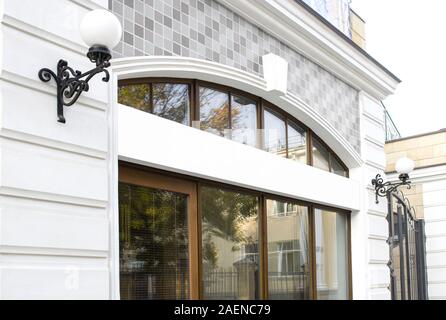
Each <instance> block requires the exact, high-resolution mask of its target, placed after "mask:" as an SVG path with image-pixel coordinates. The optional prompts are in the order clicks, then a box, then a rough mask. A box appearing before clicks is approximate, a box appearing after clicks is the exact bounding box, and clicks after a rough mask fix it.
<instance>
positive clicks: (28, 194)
mask: <svg viewBox="0 0 446 320" xmlns="http://www.w3.org/2000/svg"><path fill="white" fill-rule="evenodd" d="M0 196H7V197H14V198H24V199H32V200H40V201H46V202H54V203H62V204H72V205H76V206H83V207H90V208H100V209H102V208H106V207H107V201H102V200H96V199H87V198H79V197H72V196H66V195H58V194H53V193H46V192H40V191H34V190H25V189H18V188H12V187H0Z"/></svg>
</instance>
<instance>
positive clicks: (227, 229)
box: [201, 187, 259, 300]
mask: <svg viewBox="0 0 446 320" xmlns="http://www.w3.org/2000/svg"><path fill="white" fill-rule="evenodd" d="M258 202H259V201H258V198H257V197H254V196H250V195H246V194H241V193H237V192H232V191H227V190H222V189H216V188H211V187H203V188H202V189H201V210H202V211H201V212H202V259H203V261H202V263H203V277H202V281H203V297H204V298H205V299H237V300H239V299H244V300H248V299H249V300H251V299H258V298H259V248H258V229H259V226H258V215H259V203H258Z"/></svg>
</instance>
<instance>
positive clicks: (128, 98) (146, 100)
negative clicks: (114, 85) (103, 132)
mask: <svg viewBox="0 0 446 320" xmlns="http://www.w3.org/2000/svg"><path fill="white" fill-rule="evenodd" d="M118 103H120V104H123V105H126V106H129V107H133V108H135V109H139V110H141V111H145V112H151V111H152V110H150V85H149V84H129V85H123V86H119V88H118Z"/></svg>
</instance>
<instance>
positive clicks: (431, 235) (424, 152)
mask: <svg viewBox="0 0 446 320" xmlns="http://www.w3.org/2000/svg"><path fill="white" fill-rule="evenodd" d="M385 150H386V154H387V170H386V171H387V172H388V177H389V179H392V180H395V179H397V177H396V174H395V173H394V164H395V161H396V160H397V159H398V158H400V157H410V158H411V159H413V160H414V162H415V170H414V172H413V173H412V174H411V175H410V176H411V181H412V185H413V187H412V188H411V189H410V190H407V189H404V188H403V189H402V191H403V193H404V195H405V196H406V197H407V198H408V199H409V200H410V203H411V205H412V206H413V207H414V209H415V212H416V214H417V216H418V218H420V219H424V221H425V232H426V260H427V261H426V262H427V280H428V293H429V299H431V300H444V299H446V233H445V230H446V229H445V226H446V130H445V129H443V130H440V131H436V132H430V133H426V134H421V135H416V136H411V137H404V138H402V139H395V140H392V141H388V142H387V143H386V146H385Z"/></svg>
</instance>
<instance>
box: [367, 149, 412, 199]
mask: <svg viewBox="0 0 446 320" xmlns="http://www.w3.org/2000/svg"><path fill="white" fill-rule="evenodd" d="M414 167H415V164H414V162H413V161H412V160H411V159H409V158H406V157H404V158H401V159H399V160H398V161H397V162H396V165H395V169H396V171H397V172H398V173H399V180H400V181H397V182H390V181H387V182H384V179H383V178H382V177H381V175H380V174H377V175H376V177H375V179H372V185H373V186H374V187H375V199H376V203H379V201H378V197H387V195H388V194H390V193H392V192H394V191H396V190H397V189H398V187H400V186H407V189H410V188H411V181H410V180H409V174H410V173H411V172H412V171H413V169H414Z"/></svg>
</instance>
